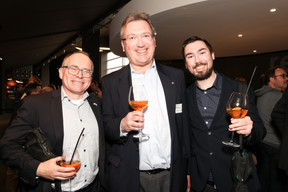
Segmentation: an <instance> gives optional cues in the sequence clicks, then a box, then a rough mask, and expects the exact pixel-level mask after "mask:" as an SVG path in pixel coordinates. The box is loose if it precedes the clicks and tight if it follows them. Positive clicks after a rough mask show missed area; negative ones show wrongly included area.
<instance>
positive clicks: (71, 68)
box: [61, 66, 93, 78]
mask: <svg viewBox="0 0 288 192" xmlns="http://www.w3.org/2000/svg"><path fill="white" fill-rule="evenodd" d="M61 68H68V73H69V74H70V75H77V74H78V73H79V71H81V72H82V76H83V77H86V78H90V77H92V75H93V71H90V70H87V69H79V68H78V67H74V66H62V67H61Z"/></svg>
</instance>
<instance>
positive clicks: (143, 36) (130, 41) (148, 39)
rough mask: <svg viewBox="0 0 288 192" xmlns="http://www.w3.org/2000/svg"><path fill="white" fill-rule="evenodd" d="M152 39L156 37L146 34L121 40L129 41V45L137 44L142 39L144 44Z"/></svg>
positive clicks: (129, 36)
mask: <svg viewBox="0 0 288 192" xmlns="http://www.w3.org/2000/svg"><path fill="white" fill-rule="evenodd" d="M152 37H154V36H153V35H152V34H150V33H144V34H142V35H140V36H137V35H128V36H127V37H126V38H123V39H121V40H122V41H127V42H129V43H135V42H137V41H138V40H139V39H140V38H141V40H142V41H143V42H149V41H151V40H152Z"/></svg>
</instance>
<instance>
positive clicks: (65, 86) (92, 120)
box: [0, 51, 105, 192]
mask: <svg viewBox="0 0 288 192" xmlns="http://www.w3.org/2000/svg"><path fill="white" fill-rule="evenodd" d="M93 70H94V67H93V62H92V61H91V59H90V58H89V56H88V54H87V53H86V52H82V51H77V52H73V53H69V54H67V56H66V57H65V58H64V60H63V63H62V66H61V67H60V68H59V77H60V79H62V86H61V88H60V89H58V90H56V91H52V92H47V93H42V94H39V95H35V96H34V95H33V96H28V97H27V98H26V99H25V100H24V102H23V104H22V106H21V107H20V108H19V110H18V113H17V116H16V118H15V120H14V121H12V123H11V126H10V127H8V128H7V130H6V132H5V135H4V136H3V138H2V139H1V140H0V148H1V153H0V155H1V158H2V160H3V161H4V162H5V163H6V164H7V165H8V166H10V167H11V168H12V169H14V170H16V172H17V173H18V174H19V176H20V177H21V179H22V181H23V184H22V191H35V192H43V191H47V188H46V187H48V188H49V189H48V191H51V190H52V191H56V192H57V191H59V190H58V189H57V188H56V189H54V190H53V189H51V186H52V185H51V184H50V183H48V186H47V185H45V184H47V181H50V182H53V181H54V180H61V188H62V191H64V192H65V191H70V189H71V190H72V191H81V192H90V191H97V192H98V191H102V189H103V185H104V182H103V181H104V157H105V154H104V153H105V141H104V130H103V123H102V117H101V103H100V100H99V98H97V97H96V96H93V95H89V94H88V93H87V92H86V90H87V89H88V88H89V86H90V83H91V80H92V75H93ZM36 127H40V128H41V130H42V131H43V132H44V133H45V135H46V136H47V140H48V142H50V145H51V147H52V152H53V153H54V154H55V155H56V156H57V157H55V158H52V159H50V160H47V161H44V162H40V161H39V160H37V159H34V158H33V157H32V156H30V155H29V154H28V153H25V152H24V151H23V149H22V146H23V145H25V143H26V140H25V136H26V134H27V133H28V132H29V131H31V130H32V129H33V128H36ZM83 128H85V130H84V132H83V133H82V135H81V139H80V140H79V144H78V146H77V151H78V154H79V156H80V161H81V167H80V169H79V170H78V171H77V172H75V168H73V167H61V166H59V165H57V162H59V161H62V160H63V159H64V158H65V157H62V154H63V151H65V150H66V149H68V148H74V147H75V145H76V143H77V140H78V138H79V135H80V133H81V131H82V129H83ZM69 180H70V181H71V187H70V182H69ZM44 183H45V184H44ZM52 188H53V186H52Z"/></svg>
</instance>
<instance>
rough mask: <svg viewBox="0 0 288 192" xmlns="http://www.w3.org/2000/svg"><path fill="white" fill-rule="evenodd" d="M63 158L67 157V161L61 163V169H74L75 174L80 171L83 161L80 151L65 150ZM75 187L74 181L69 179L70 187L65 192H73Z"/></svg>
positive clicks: (73, 149)
mask: <svg viewBox="0 0 288 192" xmlns="http://www.w3.org/2000/svg"><path fill="white" fill-rule="evenodd" d="M63 156H64V157H65V160H63V161H61V163H60V166H61V167H74V168H75V172H77V171H78V170H79V169H80V166H81V161H80V155H79V153H78V150H77V149H75V148H66V149H64V150H63ZM62 182H63V183H67V181H62ZM72 186H73V179H69V186H67V187H66V189H65V190H64V191H67V190H68V191H72V190H71V189H72Z"/></svg>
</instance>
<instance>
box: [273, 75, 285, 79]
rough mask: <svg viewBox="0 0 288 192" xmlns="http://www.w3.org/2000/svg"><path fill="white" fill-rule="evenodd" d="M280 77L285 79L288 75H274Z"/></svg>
mask: <svg viewBox="0 0 288 192" xmlns="http://www.w3.org/2000/svg"><path fill="white" fill-rule="evenodd" d="M279 76H281V77H282V78H283V79H284V78H285V77H286V78H288V75H287V74H282V75H274V76H273V77H279Z"/></svg>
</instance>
